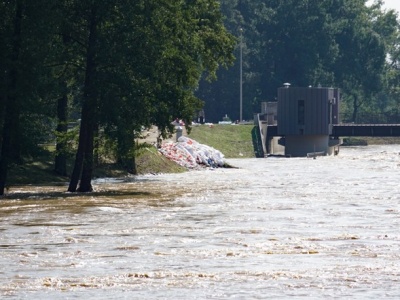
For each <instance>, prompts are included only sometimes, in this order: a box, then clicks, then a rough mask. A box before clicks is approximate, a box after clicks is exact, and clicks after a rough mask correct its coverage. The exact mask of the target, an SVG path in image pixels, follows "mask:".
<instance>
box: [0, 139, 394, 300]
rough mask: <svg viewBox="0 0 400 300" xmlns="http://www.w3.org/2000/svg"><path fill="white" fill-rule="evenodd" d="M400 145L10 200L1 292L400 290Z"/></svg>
mask: <svg viewBox="0 0 400 300" xmlns="http://www.w3.org/2000/svg"><path fill="white" fill-rule="evenodd" d="M399 152H400V146H398V145H391V146H369V147H355V148H342V149H341V152H340V154H339V156H334V157H333V156H332V157H318V158H317V159H309V158H266V159H240V160H239V159H238V160H228V162H229V163H230V164H232V165H234V166H237V167H238V168H236V169H216V170H204V171H193V172H188V173H185V174H172V175H156V176H143V177H138V178H134V179H131V180H127V181H124V182H122V181H117V180H99V181H96V182H95V188H96V192H95V193H92V194H90V195H83V196H76V195H71V194H68V193H65V192H64V191H65V190H66V186H63V187H21V188H20V189H18V190H17V189H13V190H12V191H11V192H10V194H9V195H8V196H7V197H6V198H4V199H2V200H0V218H1V219H0V254H1V255H0V297H1V298H2V299H77V298H82V299H271V298H292V297H294V298H297V299H299V298H318V299H325V298H352V299H354V298H359V299H368V298H369V299H377V298H397V299H398V298H400V231H399V225H400V208H399V204H400V194H399V191H400V188H399V182H400V155H399Z"/></svg>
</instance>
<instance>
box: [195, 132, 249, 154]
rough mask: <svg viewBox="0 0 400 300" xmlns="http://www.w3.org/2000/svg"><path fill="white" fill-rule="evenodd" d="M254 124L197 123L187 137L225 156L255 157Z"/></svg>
mask: <svg viewBox="0 0 400 300" xmlns="http://www.w3.org/2000/svg"><path fill="white" fill-rule="evenodd" d="M253 128H254V125H213V126H212V127H211V126H207V125H199V126H194V127H193V128H192V131H191V132H190V134H188V137H189V138H191V139H193V140H196V141H197V142H199V143H201V144H205V145H208V146H211V147H213V148H215V149H217V150H219V151H221V152H222V153H223V154H224V155H225V157H226V158H241V157H255V154H254V148H253V141H252V130H253Z"/></svg>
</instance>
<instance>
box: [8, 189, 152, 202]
mask: <svg viewBox="0 0 400 300" xmlns="http://www.w3.org/2000/svg"><path fill="white" fill-rule="evenodd" d="M156 195H157V194H155V193H150V192H138V191H113V190H112V191H94V192H89V193H79V192H77V193H70V192H55V191H45V192H13V193H10V194H7V195H4V196H2V197H1V198H0V199H1V200H27V201H32V200H34V201H37V200H39V199H40V200H54V199H56V198H62V199H66V198H82V197H96V198H101V197H107V198H108V197H112V198H114V197H116V198H118V197H135V198H136V197H151V196H156Z"/></svg>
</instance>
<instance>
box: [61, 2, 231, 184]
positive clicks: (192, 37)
mask: <svg viewBox="0 0 400 300" xmlns="http://www.w3.org/2000/svg"><path fill="white" fill-rule="evenodd" d="M89 2H90V1H89ZM79 3H83V2H79ZM82 5H83V4H82ZM77 7H78V8H79V9H83V11H84V12H85V11H86V12H87V13H81V14H80V15H81V16H82V17H83V19H82V24H85V26H84V28H85V32H86V35H85V36H86V37H87V39H86V40H85V41H84V44H85V45H86V46H85V49H86V52H85V53H84V56H83V61H85V74H86V75H85V81H84V84H83V95H82V116H81V125H80V135H79V145H78V151H77V155H76V159H75V166H74V170H73V173H72V176H71V181H70V185H69V188H68V190H69V191H71V192H74V191H76V190H78V191H82V192H86V191H90V190H91V189H92V187H91V174H92V169H93V147H94V142H93V141H94V131H95V130H96V128H98V126H99V125H100V126H101V127H102V126H104V127H105V131H104V132H105V133H106V134H108V136H109V137H112V138H115V139H116V141H117V143H118V146H117V149H118V157H120V158H122V159H123V160H127V159H129V158H132V155H130V154H129V151H130V149H132V143H133V140H134V137H135V134H137V132H138V131H139V130H140V128H141V127H142V126H143V125H149V124H154V125H157V126H158V128H159V129H160V131H161V134H162V135H166V134H167V133H168V132H171V131H172V130H173V126H172V125H171V121H172V120H173V119H174V118H175V117H177V116H179V117H181V118H183V119H184V120H186V121H189V120H191V118H192V117H193V114H194V112H195V111H196V110H198V109H200V107H201V102H200V101H199V100H198V99H197V98H196V97H194V96H193V91H194V89H195V88H196V87H197V84H198V80H199V78H200V76H201V74H202V73H203V72H204V71H206V72H208V76H209V77H210V78H213V77H215V73H216V70H217V69H218V67H219V66H220V65H227V64H228V63H230V62H231V61H232V60H233V56H232V50H233V42H234V39H233V37H232V36H231V35H229V34H228V33H227V32H226V30H225V28H224V26H223V23H222V16H221V13H220V9H219V5H218V3H217V2H216V1H213V0H197V1H172V0H163V1H137V2H131V1H118V2H117V3H114V4H113V5H108V4H107V3H106V1H105V2H104V3H103V2H101V1H93V2H90V3H89V5H88V6H87V7H81V6H77ZM105 12H107V13H105ZM78 182H79V188H78V189H77V185H78Z"/></svg>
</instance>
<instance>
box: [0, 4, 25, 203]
mask: <svg viewBox="0 0 400 300" xmlns="http://www.w3.org/2000/svg"><path fill="white" fill-rule="evenodd" d="M22 14H23V5H22V1H17V3H16V10H15V19H14V39H13V40H14V43H13V47H12V53H11V69H10V72H9V74H10V75H9V84H8V92H7V94H8V96H4V99H5V104H4V124H3V126H2V127H3V128H2V143H1V156H0V195H4V189H5V186H6V180H7V173H8V164H9V159H10V156H11V152H12V151H11V144H12V141H13V137H12V136H13V134H15V129H16V128H17V127H18V122H19V121H18V119H19V109H18V106H19V105H18V99H17V97H16V90H17V80H18V70H17V65H18V64H17V62H18V60H19V55H20V51H21V23H22Z"/></svg>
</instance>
